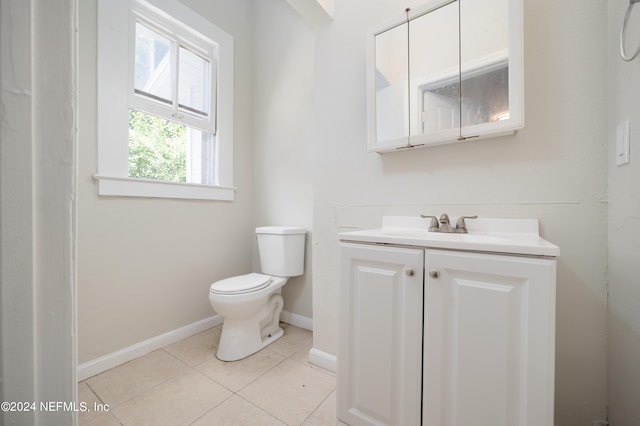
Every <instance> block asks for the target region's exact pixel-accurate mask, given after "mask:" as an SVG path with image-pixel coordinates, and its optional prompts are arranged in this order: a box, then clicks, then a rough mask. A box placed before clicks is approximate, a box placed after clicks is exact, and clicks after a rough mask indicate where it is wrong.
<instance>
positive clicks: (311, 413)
mask: <svg viewBox="0 0 640 426" xmlns="http://www.w3.org/2000/svg"><path fill="white" fill-rule="evenodd" d="M335 391H336V388H335V387H334V388H333V389H331V392H329V393H328V394H327V396H325V397H324V398H323V399H322V401H320V403H319V404H318V405H317V406H316V408H314V409H313V410H311V412H310V413H309V415H308V416H307V417H306V418H305V419H304V420H303V421H302V423H300V425H304V424H305V422H306V421H307V420H309V419H310V418H311V417H313V415H314V414H315V413H316V411H318V410H319V409H320V407H322V404H324V402H325V401H326V400H327V399H329V397H330V396H331V394H332V393H334V392H335Z"/></svg>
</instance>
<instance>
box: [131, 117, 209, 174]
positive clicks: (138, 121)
mask: <svg viewBox="0 0 640 426" xmlns="http://www.w3.org/2000/svg"><path fill="white" fill-rule="evenodd" d="M213 152H214V150H213V135H212V134H211V133H208V132H202V131H200V130H197V129H193V128H190V127H188V126H185V125H183V124H178V123H175V122H173V121H169V120H165V119H163V118H159V117H156V116H154V115H151V114H146V113H144V112H140V111H135V110H129V176H131V177H139V178H149V179H158V180H163V181H169V182H190V183H202V184H213V183H214V174H213V165H214V164H215V163H214V161H213Z"/></svg>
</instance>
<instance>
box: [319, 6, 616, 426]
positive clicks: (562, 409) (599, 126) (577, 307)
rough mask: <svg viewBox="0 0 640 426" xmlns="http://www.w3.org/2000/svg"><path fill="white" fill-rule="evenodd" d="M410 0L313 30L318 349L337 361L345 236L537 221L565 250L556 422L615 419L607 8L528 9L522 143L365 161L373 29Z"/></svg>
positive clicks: (344, 13) (353, 12)
mask: <svg viewBox="0 0 640 426" xmlns="http://www.w3.org/2000/svg"><path fill="white" fill-rule="evenodd" d="M418 3H419V1H409V2H407V4H404V3H403V4H402V5H401V6H398V4H397V2H395V1H393V0H386V1H377V2H367V1H364V0H360V1H358V0H337V1H336V2H335V15H334V20H333V22H331V23H330V24H328V25H325V26H323V27H322V28H321V29H320V30H319V31H318V33H317V40H316V60H315V64H316V66H315V93H316V96H315V105H314V114H315V119H316V120H315V127H314V129H315V132H314V135H313V140H314V169H315V170H314V175H315V183H314V211H313V215H314V219H313V222H314V224H313V230H314V250H313V288H314V292H313V309H314V347H315V348H316V349H318V350H320V351H324V352H327V353H329V354H336V352H337V344H338V328H339V318H338V304H339V303H338V300H339V299H338V286H339V283H338V280H339V276H338V257H339V252H338V245H337V233H338V232H340V231H342V230H349V229H354V228H357V227H366V226H378V225H379V224H380V218H381V216H382V215H383V214H407V215H418V214H420V213H425V214H434V215H439V214H440V213H443V212H447V213H449V214H451V215H453V216H456V215H459V214H463V213H464V214H478V215H481V216H485V217H523V218H537V219H539V220H540V223H541V232H542V235H543V237H544V238H546V239H548V240H550V241H551V242H553V243H555V244H557V245H559V246H560V248H561V250H562V257H561V258H560V259H559V263H558V290H557V328H556V330H557V339H556V342H557V346H556V347H557V350H556V373H557V374H556V424H557V425H559V426H561V425H576V426H578V425H585V424H588V425H590V424H592V421H593V420H595V419H604V418H605V410H606V401H607V400H606V379H605V346H606V345H605V340H606V334H605V328H606V327H605V326H606V271H607V248H606V244H607V203H606V175H607V170H606V155H607V145H606V144H607V136H608V135H607V131H606V115H607V106H606V102H607V95H606V91H605V81H606V63H605V61H604V60H603V58H604V57H605V56H606V48H607V44H606V24H607V23H606V4H605V3H604V2H602V1H601V0H567V1H562V2H558V1H554V0H537V1H525V2H524V4H525V10H524V13H525V37H524V38H525V52H524V57H525V117H526V127H525V129H524V130H522V131H520V132H519V133H518V134H517V135H516V136H510V137H503V138H497V139H491V140H485V141H477V142H467V143H463V144H454V145H449V146H441V147H435V148H429V149H421V150H413V151H404V152H396V153H390V154H385V155H378V154H367V152H366V137H367V135H366V129H367V126H366V112H365V111H366V104H365V99H366V93H365V62H366V61H365V38H364V37H365V33H366V30H367V29H368V28H369V27H371V26H375V25H378V24H379V23H381V22H384V21H385V20H386V19H388V17H389V16H394V15H398V13H399V12H400V13H401V12H402V10H398V9H399V8H400V9H402V8H404V7H406V6H412V5H417V4H418Z"/></svg>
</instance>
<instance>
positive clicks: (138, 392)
mask: <svg viewBox="0 0 640 426" xmlns="http://www.w3.org/2000/svg"><path fill="white" fill-rule="evenodd" d="M281 325H282V328H283V330H284V333H285V335H284V336H283V337H281V338H280V339H279V340H277V341H276V342H274V343H272V344H271V345H269V346H267V347H266V348H265V349H263V350H262V351H260V352H258V353H256V354H253V355H251V356H250V357H247V358H245V359H242V360H240V361H235V362H222V361H219V360H218V359H217V358H216V357H215V352H216V349H217V345H218V340H219V339H220V330H221V326H218V327H214V328H211V329H209V330H207V331H204V332H202V333H199V334H196V335H194V336H191V337H189V338H186V339H184V340H182V341H180V342H177V343H174V344H171V345H169V346H166V347H164V348H162V349H158V350H157V351H154V352H151V353H149V354H147V355H145V356H143V357H141V358H138V359H135V360H133V361H130V362H128V363H126V364H123V365H121V366H119V367H116V368H114V369H111V370H109V371H105V372H104V373H101V374H99V375H97V376H94V377H91V378H89V379H87V380H85V381H83V382H81V383H79V384H78V400H79V401H81V402H85V403H86V404H87V407H88V408H89V409H90V410H91V409H92V408H93V407H94V403H96V404H108V405H109V411H108V412H97V411H92V412H86V413H80V421H79V424H80V425H87V426H89V425H91V426H98V425H102V426H111V425H125V426H128V425H135V426H139V425H197V426H203V425H216V426H217V425H232V426H242V425H251V426H256V425H257V426H263V425H264V426H269V425H305V426H319V425H335V387H336V380H335V375H333V374H332V373H330V372H328V371H326V370H323V369H321V368H318V367H315V366H312V365H311V364H309V363H308V362H307V358H308V353H309V350H310V349H311V345H312V336H311V332H310V331H307V330H303V329H301V328H297V327H294V326H292V325H288V324H281Z"/></svg>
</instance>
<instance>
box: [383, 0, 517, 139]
mask: <svg viewBox="0 0 640 426" xmlns="http://www.w3.org/2000/svg"><path fill="white" fill-rule="evenodd" d="M431 4H432V6H431V7H430V8H429V9H428V11H427V12H426V13H424V12H423V13H422V14H421V15H417V16H414V17H410V19H409V21H408V22H405V23H402V24H400V25H398V26H396V27H393V28H391V29H388V30H386V31H383V32H380V33H378V34H376V35H375V75H376V79H375V82H376V88H375V94H376V97H375V110H376V136H377V142H378V143H380V142H386V141H393V140H398V139H402V138H408V137H409V138H413V137H414V136H418V137H421V136H426V137H427V138H426V139H425V141H426V143H429V142H430V141H431V142H437V141H445V140H455V139H458V137H459V136H467V135H478V134H479V130H478V128H477V127H478V125H480V127H482V125H483V124H484V123H491V122H497V121H501V120H506V119H509V117H510V111H509V22H508V21H509V0H482V1H468V2H462V3H460V2H459V1H458V0H453V1H451V0H444V1H443V2H441V3H440V4H439V5H438V4H435V5H433V2H431ZM424 10H426V9H423V11H424ZM474 126H475V127H474ZM480 133H481V132H480ZM423 139H424V138H423ZM417 143H425V142H417ZM410 144H411V145H414V144H416V141H413V140H411V142H410Z"/></svg>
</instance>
